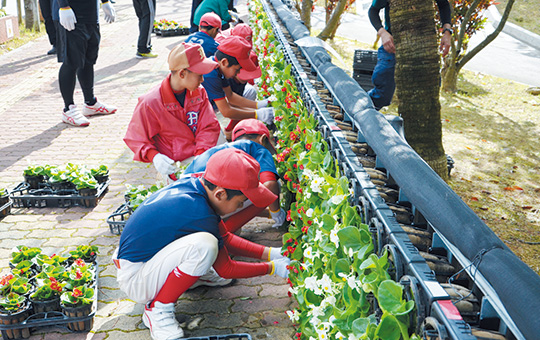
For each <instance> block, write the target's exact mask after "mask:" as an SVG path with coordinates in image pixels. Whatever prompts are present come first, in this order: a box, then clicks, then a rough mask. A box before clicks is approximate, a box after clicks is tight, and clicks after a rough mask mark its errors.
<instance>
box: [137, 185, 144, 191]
mask: <svg viewBox="0 0 540 340" xmlns="http://www.w3.org/2000/svg"><path fill="white" fill-rule="evenodd" d="M137 190H140V191H143V190H146V188H145V187H144V185H142V184H141V185H138V186H137Z"/></svg>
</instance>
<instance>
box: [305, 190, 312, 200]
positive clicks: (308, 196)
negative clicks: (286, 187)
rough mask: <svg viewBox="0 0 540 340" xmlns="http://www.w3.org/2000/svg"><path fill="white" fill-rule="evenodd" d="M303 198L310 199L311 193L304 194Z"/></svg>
mask: <svg viewBox="0 0 540 340" xmlns="http://www.w3.org/2000/svg"><path fill="white" fill-rule="evenodd" d="M304 196H306V198H307V199H310V198H311V192H309V191H308V192H306V193H305V194H304Z"/></svg>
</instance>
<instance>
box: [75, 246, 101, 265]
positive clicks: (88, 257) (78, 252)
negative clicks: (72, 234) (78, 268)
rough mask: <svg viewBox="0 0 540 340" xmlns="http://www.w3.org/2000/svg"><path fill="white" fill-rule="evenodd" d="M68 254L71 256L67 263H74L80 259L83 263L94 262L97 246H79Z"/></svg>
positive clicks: (97, 251)
mask: <svg viewBox="0 0 540 340" xmlns="http://www.w3.org/2000/svg"><path fill="white" fill-rule="evenodd" d="M69 253H70V254H71V256H70V258H69V261H71V262H74V261H75V260H77V259H82V260H84V261H85V262H96V258H97V254H98V253H99V250H98V247H97V246H87V245H80V246H77V248H76V249H75V250H71V251H70V252H69Z"/></svg>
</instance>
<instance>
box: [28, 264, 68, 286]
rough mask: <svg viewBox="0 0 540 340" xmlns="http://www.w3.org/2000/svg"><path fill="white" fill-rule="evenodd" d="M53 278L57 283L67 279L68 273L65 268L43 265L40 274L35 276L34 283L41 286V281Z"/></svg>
mask: <svg viewBox="0 0 540 340" xmlns="http://www.w3.org/2000/svg"><path fill="white" fill-rule="evenodd" d="M51 277H53V278H54V279H55V280H57V281H63V280H65V279H67V277H68V273H67V271H66V268H64V267H63V266H61V265H54V264H43V267H42V268H41V272H40V273H38V274H37V275H36V277H35V278H36V282H37V284H38V286H39V285H41V284H42V281H44V280H47V279H50V278H51Z"/></svg>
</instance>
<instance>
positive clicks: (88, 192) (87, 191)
mask: <svg viewBox="0 0 540 340" xmlns="http://www.w3.org/2000/svg"><path fill="white" fill-rule="evenodd" d="M79 195H81V196H83V197H89V198H88V199H83V205H84V206H85V207H87V208H88V207H93V206H95V205H96V195H97V189H91V188H84V189H79Z"/></svg>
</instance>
